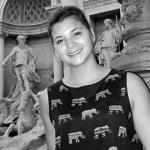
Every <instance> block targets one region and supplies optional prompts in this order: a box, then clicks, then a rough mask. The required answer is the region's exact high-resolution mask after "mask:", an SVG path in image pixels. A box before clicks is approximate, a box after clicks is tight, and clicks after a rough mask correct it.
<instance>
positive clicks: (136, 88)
mask: <svg viewBox="0 0 150 150" xmlns="http://www.w3.org/2000/svg"><path fill="white" fill-rule="evenodd" d="M127 87H128V94H129V99H130V103H131V107H132V113H133V120H134V124H135V129H136V131H137V134H138V136H139V137H140V139H141V141H142V143H143V145H144V147H145V150H150V141H149V138H150V92H149V89H148V87H147V86H146V84H145V83H144V81H143V80H142V79H141V78H140V77H139V76H137V75H135V74H133V73H128V75H127Z"/></svg>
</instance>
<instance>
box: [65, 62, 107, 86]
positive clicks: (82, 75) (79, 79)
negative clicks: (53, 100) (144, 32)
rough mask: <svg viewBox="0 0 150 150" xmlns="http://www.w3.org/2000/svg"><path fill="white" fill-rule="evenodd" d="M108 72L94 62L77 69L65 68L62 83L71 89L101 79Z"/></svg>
mask: <svg viewBox="0 0 150 150" xmlns="http://www.w3.org/2000/svg"><path fill="white" fill-rule="evenodd" d="M109 71H110V69H108V68H104V67H101V66H100V65H99V64H97V63H96V61H95V60H94V61H92V62H89V63H85V64H82V65H81V66H77V67H65V68H64V79H63V82H64V83H65V84H66V85H68V86H72V87H79V86H84V85H88V84H92V83H95V82H97V81H99V80H101V79H103V78H104V77H105V76H106V75H107V74H108V72H109Z"/></svg>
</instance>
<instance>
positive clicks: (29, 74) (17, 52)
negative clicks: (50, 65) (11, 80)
mask: <svg viewBox="0 0 150 150" xmlns="http://www.w3.org/2000/svg"><path fill="white" fill-rule="evenodd" d="M17 41H18V46H16V47H14V48H13V50H12V52H11V53H10V54H9V55H8V56H7V57H6V58H5V60H4V61H3V63H2V65H3V66H4V65H5V63H6V62H7V61H8V60H10V62H11V63H12V65H13V68H14V71H15V74H16V76H17V79H18V84H19V88H20V91H21V93H22V92H23V91H26V90H30V88H31V85H30V82H31V81H35V82H39V81H40V77H39V76H38V74H37V73H36V72H35V61H36V56H35V55H34V53H33V51H32V49H31V48H30V47H29V46H27V45H26V44H25V43H26V37H25V36H24V35H18V36H17Z"/></svg>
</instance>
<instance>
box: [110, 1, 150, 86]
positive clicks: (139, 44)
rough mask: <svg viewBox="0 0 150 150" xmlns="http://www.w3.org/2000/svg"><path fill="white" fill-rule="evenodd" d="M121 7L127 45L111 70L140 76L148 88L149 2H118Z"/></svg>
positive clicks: (149, 79)
mask: <svg viewBox="0 0 150 150" xmlns="http://www.w3.org/2000/svg"><path fill="white" fill-rule="evenodd" d="M118 1H119V2H120V3H121V5H122V12H123V17H122V19H121V22H122V24H123V27H124V31H123V33H122V37H123V39H124V40H125V41H126V43H127V45H126V46H125V47H124V49H123V50H122V52H121V53H119V54H118V55H116V56H115V57H114V58H113V60H112V68H117V69H123V70H129V71H132V72H136V73H138V74H140V75H141V76H142V77H143V78H144V80H145V81H146V82H147V84H148V86H149V87H150V9H149V6H150V0H130V1H127V0H118Z"/></svg>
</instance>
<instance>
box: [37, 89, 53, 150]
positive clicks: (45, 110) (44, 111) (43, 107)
mask: <svg viewBox="0 0 150 150" xmlns="http://www.w3.org/2000/svg"><path fill="white" fill-rule="evenodd" d="M38 95H40V100H39V101H40V115H41V118H42V120H43V123H44V127H45V133H46V139H47V146H48V150H55V130H54V127H53V125H52V123H51V121H50V116H49V103H48V94H47V89H45V90H44V91H43V92H40V93H38Z"/></svg>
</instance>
